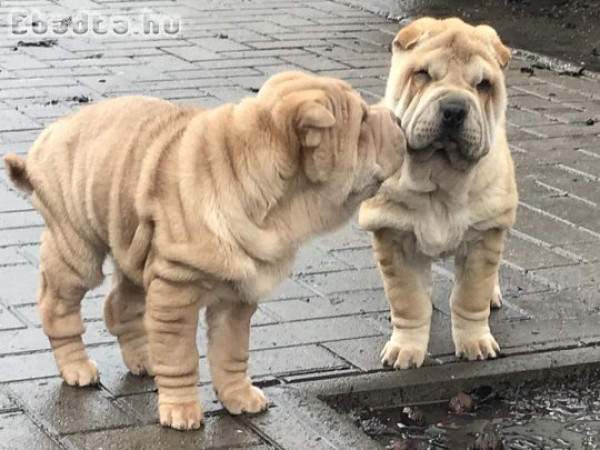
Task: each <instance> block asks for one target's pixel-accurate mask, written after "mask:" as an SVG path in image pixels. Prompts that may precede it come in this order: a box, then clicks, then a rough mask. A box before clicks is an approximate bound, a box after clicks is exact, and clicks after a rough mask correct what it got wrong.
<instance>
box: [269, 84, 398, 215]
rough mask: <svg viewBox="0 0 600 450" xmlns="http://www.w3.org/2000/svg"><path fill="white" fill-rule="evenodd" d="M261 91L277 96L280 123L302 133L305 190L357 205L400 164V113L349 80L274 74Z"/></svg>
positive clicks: (333, 202) (332, 201) (301, 170)
mask: <svg viewBox="0 0 600 450" xmlns="http://www.w3.org/2000/svg"><path fill="white" fill-rule="evenodd" d="M261 96H262V97H263V98H264V99H267V98H268V97H273V98H274V99H275V100H274V101H275V103H276V104H275V105H274V108H273V109H274V112H273V116H274V118H275V119H276V120H281V121H282V122H283V124H280V126H279V127H280V128H283V129H290V128H291V129H292V130H293V131H292V134H294V135H295V136H297V139H298V144H299V153H300V154H299V158H298V159H299V160H300V166H301V167H300V168H299V171H298V172H299V173H301V174H302V175H303V176H302V178H303V179H304V184H305V188H304V190H312V191H318V192H319V195H320V196H321V197H322V198H325V199H326V200H327V202H329V203H330V204H331V205H332V206H334V207H344V208H348V209H354V208H356V207H358V204H359V203H360V201H362V200H364V199H365V198H367V197H370V196H372V195H374V194H375V192H376V191H377V189H378V188H379V186H380V185H381V183H382V182H383V181H384V180H385V179H386V178H387V177H389V176H390V175H391V174H393V173H394V172H395V171H396V170H397V169H398V168H399V166H400V163H401V158H402V154H403V152H404V150H405V139H404V134H403V133H402V130H401V129H400V126H399V123H398V120H397V118H396V116H395V115H394V114H393V113H391V112H390V111H389V110H388V109H387V108H383V107H371V108H369V107H368V105H367V104H366V102H365V101H364V100H363V99H362V98H361V97H360V95H359V94H358V93H357V92H356V91H354V90H353V89H352V88H351V87H350V86H349V85H348V84H346V83H345V82H343V81H341V80H337V79H333V78H327V77H317V76H312V75H308V74H304V73H301V72H289V73H285V74H281V75H276V76H275V77H273V78H271V80H270V81H269V82H267V83H266V84H265V85H264V86H263V88H262V89H261V92H260V93H259V97H261ZM306 185H307V186H306Z"/></svg>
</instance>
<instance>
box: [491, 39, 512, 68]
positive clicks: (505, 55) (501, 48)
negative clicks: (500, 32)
mask: <svg viewBox="0 0 600 450" xmlns="http://www.w3.org/2000/svg"><path fill="white" fill-rule="evenodd" d="M492 46H493V47H494V51H495V52H496V59H497V60H498V64H500V67H502V68H503V69H504V68H505V67H506V65H507V64H508V62H509V61H510V49H509V48H508V47H506V46H505V45H504V44H503V43H502V42H501V41H500V39H498V38H496V39H495V40H494V41H493V42H492Z"/></svg>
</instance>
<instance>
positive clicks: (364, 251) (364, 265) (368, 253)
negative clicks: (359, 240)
mask: <svg viewBox="0 0 600 450" xmlns="http://www.w3.org/2000/svg"><path fill="white" fill-rule="evenodd" d="M331 254H332V255H333V256H335V257H336V258H337V259H340V260H342V261H344V262H345V263H346V264H349V265H350V266H352V267H354V268H355V269H372V268H375V267H377V261H375V255H374V254H373V247H371V246H368V247H365V248H351V249H342V250H334V251H332V252H331Z"/></svg>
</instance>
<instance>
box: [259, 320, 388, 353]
mask: <svg viewBox="0 0 600 450" xmlns="http://www.w3.org/2000/svg"><path fill="white" fill-rule="evenodd" d="M376 334H380V332H379V330H378V329H377V328H375V327H373V326H372V325H370V323H369V322H367V321H365V320H363V319H362V318H360V317H329V318H326V319H314V320H302V321H294V322H286V323H279V324H275V325H265V326H260V327H255V328H253V329H252V330H251V332H250V349H251V350H257V349H267V348H273V347H286V346H295V345H301V344H310V343H315V344H316V343H320V342H327V341H333V340H339V339H346V338H350V337H357V338H358V337H363V336H373V335H376Z"/></svg>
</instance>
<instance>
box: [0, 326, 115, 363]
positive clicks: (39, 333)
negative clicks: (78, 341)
mask: <svg viewBox="0 0 600 450" xmlns="http://www.w3.org/2000/svg"><path fill="white" fill-rule="evenodd" d="M83 340H84V342H85V343H86V344H88V345H94V344H107V343H111V342H113V341H114V340H115V338H114V337H113V336H111V335H110V334H109V333H108V331H107V330H106V328H105V326H104V324H103V323H102V322H89V323H87V324H86V332H85V333H84V334H83ZM41 350H50V342H49V341H48V338H47V337H46V335H45V334H44V332H43V330H42V329H41V328H26V329H17V330H4V331H0V354H4V355H10V354H13V353H27V352H33V351H41Z"/></svg>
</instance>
